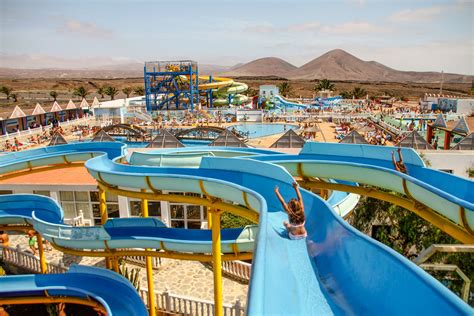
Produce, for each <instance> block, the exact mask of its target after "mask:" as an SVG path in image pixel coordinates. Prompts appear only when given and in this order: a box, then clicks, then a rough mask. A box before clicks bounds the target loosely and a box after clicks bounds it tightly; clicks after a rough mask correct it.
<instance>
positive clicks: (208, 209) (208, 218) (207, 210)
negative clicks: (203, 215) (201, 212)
mask: <svg viewBox="0 0 474 316" xmlns="http://www.w3.org/2000/svg"><path fill="white" fill-rule="evenodd" d="M206 212H207V228H208V229H211V228H212V215H211V208H210V207H209V206H208V207H206Z"/></svg>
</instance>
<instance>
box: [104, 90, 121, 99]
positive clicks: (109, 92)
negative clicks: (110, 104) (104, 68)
mask: <svg viewBox="0 0 474 316" xmlns="http://www.w3.org/2000/svg"><path fill="white" fill-rule="evenodd" d="M118 92H119V91H118V89H117V88H115V87H107V88H105V91H104V93H105V94H106V95H108V96H110V100H113V99H114V98H115V96H116V95H117V93H118Z"/></svg>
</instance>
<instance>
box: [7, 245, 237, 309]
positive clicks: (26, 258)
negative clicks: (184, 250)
mask: <svg viewBox="0 0 474 316" xmlns="http://www.w3.org/2000/svg"><path fill="white" fill-rule="evenodd" d="M0 249H2V251H1V253H2V260H3V261H4V262H5V263H10V264H12V265H14V266H17V267H20V268H23V269H25V270H28V271H30V272H34V273H39V272H40V271H41V266H40V260H39V258H37V257H35V256H34V255H32V254H30V253H27V252H24V251H22V250H21V249H20V246H19V245H18V246H17V247H16V248H12V247H4V246H2V245H0ZM142 258H144V257H127V260H136V261H140V262H141V259H142ZM154 259H156V258H154ZM143 262H144V259H143ZM159 264H161V263H160V262H159V261H158V260H154V261H153V265H157V266H159ZM67 270H68V269H67V268H66V267H65V266H64V264H63V263H60V264H54V263H48V273H64V272H66V271H67ZM139 294H140V297H141V298H142V300H143V302H144V303H145V304H146V305H148V291H147V290H140V291H139ZM155 296H156V302H157V308H158V309H159V310H160V311H164V312H167V313H179V314H182V315H197V316H210V315H214V302H212V301H206V300H201V299H195V298H191V297H187V296H181V295H177V294H172V293H171V292H170V291H169V290H166V291H164V292H162V293H159V292H156V291H155ZM223 307H224V316H241V315H244V313H245V307H244V306H242V304H241V302H240V300H237V301H236V302H235V303H234V304H223Z"/></svg>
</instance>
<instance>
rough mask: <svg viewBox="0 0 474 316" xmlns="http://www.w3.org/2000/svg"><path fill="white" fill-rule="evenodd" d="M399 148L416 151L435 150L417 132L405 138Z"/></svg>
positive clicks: (398, 145) (399, 143)
mask: <svg viewBox="0 0 474 316" xmlns="http://www.w3.org/2000/svg"><path fill="white" fill-rule="evenodd" d="M396 146H397V147H409V148H414V149H434V148H433V146H431V145H430V144H429V143H428V142H427V141H426V140H425V139H424V138H423V136H421V135H420V134H418V132H417V131H413V132H411V133H409V134H408V135H407V136H405V137H404V138H403V139H402V140H401V141H400V142H398V144H396Z"/></svg>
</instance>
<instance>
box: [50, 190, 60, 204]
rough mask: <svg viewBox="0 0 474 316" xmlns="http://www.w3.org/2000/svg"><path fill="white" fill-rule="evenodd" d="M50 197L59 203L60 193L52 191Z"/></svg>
mask: <svg viewBox="0 0 474 316" xmlns="http://www.w3.org/2000/svg"><path fill="white" fill-rule="evenodd" d="M50 196H51V198H52V199H53V200H55V201H56V202H58V203H59V192H58V191H50Z"/></svg>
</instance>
